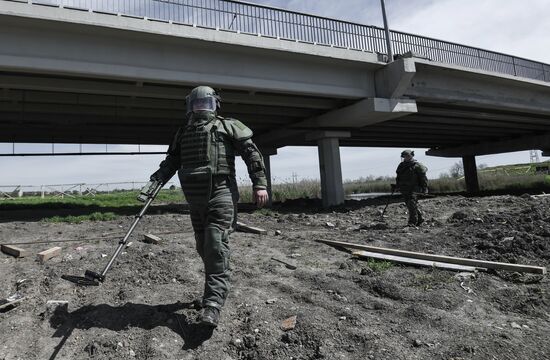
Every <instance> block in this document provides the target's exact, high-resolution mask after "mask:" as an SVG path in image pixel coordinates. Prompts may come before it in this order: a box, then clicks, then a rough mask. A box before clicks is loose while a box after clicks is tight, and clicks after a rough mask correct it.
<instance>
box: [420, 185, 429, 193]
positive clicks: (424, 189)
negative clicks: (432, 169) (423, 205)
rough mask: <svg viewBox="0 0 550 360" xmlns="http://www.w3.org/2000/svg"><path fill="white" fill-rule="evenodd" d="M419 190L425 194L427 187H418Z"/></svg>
mask: <svg viewBox="0 0 550 360" xmlns="http://www.w3.org/2000/svg"><path fill="white" fill-rule="evenodd" d="M420 191H421V192H422V193H423V194H427V193H428V188H427V187H425V188H422V189H420Z"/></svg>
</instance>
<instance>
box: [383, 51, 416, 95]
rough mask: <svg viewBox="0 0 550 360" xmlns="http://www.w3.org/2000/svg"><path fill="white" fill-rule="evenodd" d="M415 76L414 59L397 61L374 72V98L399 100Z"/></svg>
mask: <svg viewBox="0 0 550 360" xmlns="http://www.w3.org/2000/svg"><path fill="white" fill-rule="evenodd" d="M415 74H416V67H415V65H414V59H398V60H395V61H393V62H391V63H389V64H387V65H386V66H384V67H383V68H382V69H379V70H377V71H376V72H375V74H374V77H375V84H376V96H378V97H383V98H392V99H395V98H400V97H402V96H403V94H404V93H405V91H406V90H407V88H408V87H409V86H410V84H411V80H412V78H413V77H414V75H415Z"/></svg>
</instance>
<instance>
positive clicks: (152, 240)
mask: <svg viewBox="0 0 550 360" xmlns="http://www.w3.org/2000/svg"><path fill="white" fill-rule="evenodd" d="M143 241H145V242H146V243H149V244H156V245H158V244H160V242H161V241H162V239H161V238H159V237H158V236H156V235H153V234H144V235H143Z"/></svg>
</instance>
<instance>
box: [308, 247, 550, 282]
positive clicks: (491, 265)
mask: <svg viewBox="0 0 550 360" xmlns="http://www.w3.org/2000/svg"><path fill="white" fill-rule="evenodd" d="M315 241H316V242H320V243H324V244H328V245H333V246H339V247H344V248H349V249H358V250H366V251H371V252H376V253H379V254H388V255H397V256H404V257H409V258H414V259H422V260H430V261H439V262H444V263H449V264H458V265H466V266H475V267H482V268H487V269H496V270H508V271H517V272H527V273H533V274H546V268H545V267H541V266H530V265H521V264H509V263H501V262H495V261H485V260H476V259H465V258H459V257H452V256H445V255H433V254H425V253H419V252H414V251H406V250H396V249H389V248H383V247H376V246H369V245H360V244H353V243H347V242H344V241H333V240H315Z"/></svg>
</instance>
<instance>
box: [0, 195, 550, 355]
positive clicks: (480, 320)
mask: <svg viewBox="0 0 550 360" xmlns="http://www.w3.org/2000/svg"><path fill="white" fill-rule="evenodd" d="M549 205H550V197H540V198H532V197H530V196H528V195H526V196H492V197H483V198H464V197H460V196H448V197H437V198H432V199H426V200H423V201H421V206H422V208H423V210H424V211H425V214H426V217H427V219H428V221H427V222H426V223H425V224H424V225H423V226H421V227H420V228H405V227H403V226H404V225H405V223H406V213H405V211H406V210H405V208H404V206H403V205H402V204H400V203H397V202H396V203H393V204H391V205H390V206H389V208H388V212H387V215H388V216H387V217H386V218H385V220H384V221H383V222H381V221H380V216H379V210H380V209H381V208H382V206H381V204H380V203H378V204H377V203H376V202H375V201H370V202H368V201H363V202H353V203H349V204H347V206H345V207H342V208H339V209H336V210H335V211H328V212H326V211H325V212H319V211H318V209H317V208H316V207H315V206H314V204H311V203H310V202H305V201H304V202H300V201H295V202H293V203H290V204H286V205H284V206H280V207H275V209H274V210H273V211H264V212H255V213H252V212H249V213H246V212H245V213H241V214H240V218H239V219H240V221H242V222H244V223H247V224H249V225H253V226H259V227H262V228H265V229H267V230H268V231H269V233H268V235H255V234H248V233H235V234H233V235H232V238H231V246H232V268H233V289H232V292H231V294H230V296H229V299H228V302H227V304H226V307H225V309H224V311H223V313H222V318H221V324H220V326H219V327H218V328H217V329H216V330H215V331H213V332H212V331H208V330H207V329H204V328H201V327H200V326H198V325H197V323H196V320H197V316H198V314H199V312H198V311H197V309H195V308H194V307H193V300H194V299H197V298H199V297H200V295H201V291H202V286H203V284H202V282H203V277H204V273H203V269H202V263H201V261H200V259H199V257H198V255H197V254H196V252H195V250H194V240H193V234H192V230H191V224H190V220H189V217H188V215H186V214H185V213H183V212H181V213H174V212H169V213H162V210H159V209H160V208H158V209H157V210H153V211H152V213H153V214H151V215H148V216H146V218H145V219H144V220H143V221H142V222H141V223H140V225H139V226H138V228H137V229H136V231H135V233H134V235H133V236H132V238H131V239H130V241H131V242H132V244H131V246H130V247H128V248H126V249H125V250H124V252H123V253H122V254H121V256H120V258H119V259H118V261H117V262H116V263H115V265H114V267H113V268H112V270H111V272H110V273H108V275H107V279H106V281H105V282H104V283H102V284H101V285H100V286H97V287H79V286H75V285H74V284H72V283H70V282H67V281H65V280H62V279H61V275H63V274H73V275H83V274H84V271H85V270H86V269H90V270H94V271H100V270H101V269H102V268H103V266H104V265H105V264H106V262H107V261H108V259H109V257H110V256H111V254H112V252H113V251H114V249H115V248H116V246H117V242H118V239H119V238H120V235H122V234H124V232H125V231H126V229H127V227H128V226H129V225H130V223H131V222H132V219H133V217H132V216H128V215H124V216H122V217H121V218H119V219H118V220H116V221H110V222H101V223H91V222H85V223H82V224H76V225H70V224H50V223H44V222H41V221H22V220H17V219H11V220H6V219H7V218H8V216H7V215H8V214H1V213H0V219H4V220H0V242H1V243H3V244H5V243H23V242H37V241H50V240H56V239H71V240H78V241H71V242H63V243H51V244H36V243H35V244H32V245H21V247H23V248H25V249H28V250H29V251H30V252H31V256H29V257H25V258H20V259H16V258H13V257H11V256H8V255H5V254H0V274H1V276H0V298H3V297H7V296H9V295H11V294H13V293H15V292H16V291H17V288H19V293H20V294H22V295H24V296H25V297H26V299H25V300H23V301H22V302H21V303H20V304H19V306H17V307H15V308H12V309H9V310H7V311H2V312H0V337H1V338H2V341H1V342H0V359H1V360H13V359H25V360H27V359H73V360H79V359H219V360H229V359H392V360H393V359H448V360H450V359H454V360H458V359H484V360H485V359H549V358H550V341H549V340H548V339H549V334H550V298H549V291H550V282H549V280H548V277H547V276H538V275H533V274H520V273H511V272H505V271H502V272H501V271H499V272H488V273H483V272H482V273H477V274H476V275H475V276H474V277H472V278H467V277H463V276H459V275H458V274H457V272H452V271H446V270H437V269H431V268H416V267H411V266H404V265H394V266H391V267H390V268H388V269H380V266H378V265H379V263H375V264H373V263H372V262H371V263H369V262H366V261H363V260H358V259H354V258H352V256H351V255H350V254H349V253H347V252H345V251H341V250H339V249H336V248H333V247H330V246H327V245H323V244H320V243H316V242H314V241H313V240H315V239H330V240H340V241H348V242H355V243H362V244H369V245H379V246H386V247H393V248H399V249H406V250H413V251H422V252H430V253H436V254H445V255H452V256H461V257H470V258H476V259H484V260H495V261H502V262H512V263H522V264H528V265H538V266H547V267H548V266H549V265H550V207H549ZM12 215H13V214H12ZM277 230H279V231H280V234H279V232H277V234H276V231H277ZM169 232H170V233H169ZM144 233H152V234H160V235H159V236H161V237H162V239H163V242H162V243H161V244H159V245H154V244H148V243H144V242H143V241H142V238H143V234H144ZM87 239H88V240H87ZM52 246H61V247H62V248H63V251H62V255H61V256H59V257H56V258H53V259H50V260H48V261H47V262H45V263H44V264H41V263H39V262H38V261H37V259H36V255H35V254H36V253H38V252H39V251H42V250H45V249H47V248H50V247H52ZM271 257H276V258H278V259H281V260H283V261H287V262H289V263H291V264H294V265H296V266H297V269H296V270H291V269H288V268H287V267H285V265H283V264H281V263H279V262H276V261H273V260H271ZM23 279H26V280H27V281H25V282H23V283H21V284H19V285H17V282H18V281H20V280H23ZM50 300H59V301H68V310H67V311H64V310H63V309H62V308H61V307H58V308H54V307H51V306H50V308H48V307H47V302H48V301H50ZM291 316H296V319H297V320H296V327H295V328H294V329H292V330H288V331H283V330H282V329H281V322H282V321H283V320H285V319H287V318H289V317H291Z"/></svg>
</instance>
